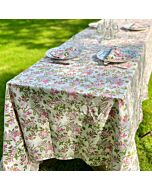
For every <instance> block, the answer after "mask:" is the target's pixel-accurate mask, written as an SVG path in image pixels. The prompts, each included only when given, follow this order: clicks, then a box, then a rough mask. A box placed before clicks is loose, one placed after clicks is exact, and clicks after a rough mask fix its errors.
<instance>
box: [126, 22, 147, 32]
mask: <svg viewBox="0 0 152 190" xmlns="http://www.w3.org/2000/svg"><path fill="white" fill-rule="evenodd" d="M123 28H125V29H127V30H132V31H138V30H145V29H146V26H145V25H143V24H140V23H130V24H127V25H125V26H123Z"/></svg>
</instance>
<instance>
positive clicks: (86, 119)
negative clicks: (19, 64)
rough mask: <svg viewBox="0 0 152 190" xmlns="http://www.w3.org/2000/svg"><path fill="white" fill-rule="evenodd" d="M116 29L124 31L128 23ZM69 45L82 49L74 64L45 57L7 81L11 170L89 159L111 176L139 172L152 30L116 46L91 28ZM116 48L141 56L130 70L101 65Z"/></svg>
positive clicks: (120, 36) (128, 35) (6, 161)
mask: <svg viewBox="0 0 152 190" xmlns="http://www.w3.org/2000/svg"><path fill="white" fill-rule="evenodd" d="M134 21H135V20H130V22H134ZM115 22H116V23H117V24H118V25H119V28H121V26H123V24H125V20H115ZM138 22H140V23H144V24H149V25H151V24H152V20H138ZM67 44H75V45H76V46H77V47H79V48H80V49H81V53H80V55H79V56H78V57H76V58H74V59H72V60H69V61H68V62H70V64H69V65H61V64H52V63H50V59H49V58H47V57H44V58H42V59H41V60H40V61H38V62H37V63H35V64H34V65H33V66H31V67H30V68H28V69H27V70H25V71H23V72H22V73H21V74H19V75H18V76H16V77H15V78H13V79H12V80H10V81H8V82H7V84H6V95H5V113H4V141H3V158H2V163H3V168H4V170H5V171H31V170H38V169H39V164H40V163H41V161H43V160H45V159H50V158H56V159H62V160H66V159H74V158H81V159H83V160H84V161H85V162H86V163H87V164H89V165H90V166H100V165H102V166H103V167H104V168H105V170H113V171H114V170H117V171H138V170H139V169H140V168H139V161H138V156H137V150H136V144H135V133H136V131H137V129H138V126H139V123H140V122H141V121H142V101H143V100H145V99H146V98H147V95H148V93H147V90H148V88H147V84H148V81H149V78H150V74H151V69H152V60H151V59H152V58H151V52H152V31H151V27H150V28H148V29H146V30H144V31H140V32H130V31H124V30H122V29H120V30H119V32H118V33H117V36H116V38H115V39H111V40H101V39H100V35H99V33H97V31H96V29H91V28H86V29H85V30H83V31H82V32H80V33H78V34H76V35H75V36H73V37H72V38H71V39H69V40H68V41H67V42H65V43H64V44H62V45H63V46H64V45H67ZM113 45H117V46H120V47H124V48H127V51H130V53H131V52H132V50H134V52H136V55H135V58H134V59H130V60H129V61H128V62H127V63H124V64H122V65H125V67H127V69H122V68H117V67H115V66H112V65H108V66H102V65H100V64H99V63H98V61H97V60H96V56H95V55H96V53H97V52H98V51H99V50H101V49H102V48H103V47H111V46H113Z"/></svg>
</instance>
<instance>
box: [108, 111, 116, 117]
mask: <svg viewBox="0 0 152 190" xmlns="http://www.w3.org/2000/svg"><path fill="white" fill-rule="evenodd" d="M109 115H110V116H111V117H112V118H114V117H115V111H114V110H111V111H110V113H109Z"/></svg>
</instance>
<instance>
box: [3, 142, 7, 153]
mask: <svg viewBox="0 0 152 190" xmlns="http://www.w3.org/2000/svg"><path fill="white" fill-rule="evenodd" d="M3 151H4V152H5V151H7V144H4V145H3Z"/></svg>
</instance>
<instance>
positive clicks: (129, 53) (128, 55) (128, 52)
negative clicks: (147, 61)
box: [96, 47, 138, 63]
mask: <svg viewBox="0 0 152 190" xmlns="http://www.w3.org/2000/svg"><path fill="white" fill-rule="evenodd" d="M112 49H113V47H103V48H102V49H101V50H100V51H99V52H98V53H97V54H96V56H97V58H98V59H100V60H101V61H106V62H110V63H124V62H127V61H128V60H130V59H133V58H136V57H137V56H138V53H137V51H135V50H133V49H131V48H129V47H119V49H120V51H121V52H122V54H123V58H122V59H120V58H118V59H117V58H116V59H107V57H108V55H109V54H110V52H111V51H112Z"/></svg>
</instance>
